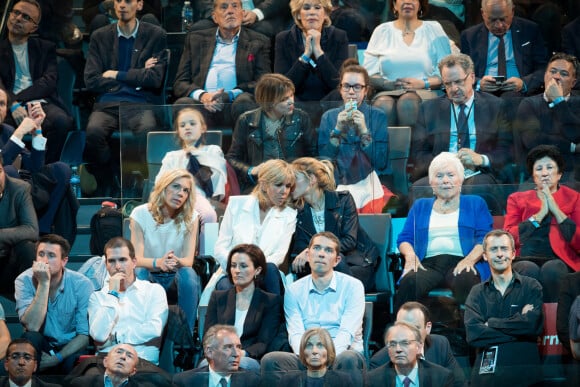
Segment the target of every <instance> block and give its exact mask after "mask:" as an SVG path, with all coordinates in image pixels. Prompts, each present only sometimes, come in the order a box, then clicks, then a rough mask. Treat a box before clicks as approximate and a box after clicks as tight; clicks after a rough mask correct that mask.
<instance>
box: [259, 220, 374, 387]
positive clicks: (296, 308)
mask: <svg viewBox="0 0 580 387" xmlns="http://www.w3.org/2000/svg"><path fill="white" fill-rule="evenodd" d="M339 252H340V241H339V240H338V238H337V237H336V236H335V235H334V234H332V233H330V232H326V231H323V232H320V233H318V234H315V235H314V236H313V237H312V239H311V240H310V245H309V247H308V263H309V264H310V269H311V274H310V275H308V276H306V277H304V278H302V279H300V280H298V281H296V282H294V283H293V284H292V285H290V286H289V287H288V289H287V290H286V294H285V296H284V312H285V315H286V328H287V330H288V341H289V342H290V346H291V347H292V351H293V352H294V353H293V354H292V353H287V352H271V353H269V354H267V355H266V356H264V357H263V358H262V362H261V366H262V377H263V378H265V380H270V378H274V379H277V378H278V377H279V376H281V371H293V370H304V369H305V368H304V365H302V364H301V363H300V359H299V357H298V354H299V350H300V340H301V338H302V335H303V334H304V332H305V331H306V330H307V329H309V328H312V327H320V328H324V329H326V330H327V331H328V333H330V336H331V337H332V341H333V343H334V346H335V349H336V360H335V361H334V365H333V367H332V368H333V369H336V370H345V371H351V370H352V372H351V374H352V375H353V379H355V381H359V382H361V383H362V375H361V374H360V370H362V369H363V368H364V367H365V366H364V364H365V359H364V357H363V355H362V352H363V339H362V322H363V315H364V308H365V297H364V287H363V284H362V282H361V281H359V280H358V279H356V278H354V277H351V276H349V275H346V274H343V273H340V272H335V271H334V267H335V266H336V265H337V264H338V262H339V261H340V259H341V257H340V255H339ZM272 381H274V380H272ZM272 385H275V383H272Z"/></svg>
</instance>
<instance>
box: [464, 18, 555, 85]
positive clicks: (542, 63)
mask: <svg viewBox="0 0 580 387" xmlns="http://www.w3.org/2000/svg"><path fill="white" fill-rule="evenodd" d="M510 30H511V32H512V46H513V49H514V57H515V61H516V66H517V68H518V71H519V73H520V78H521V79H522V80H523V81H524V82H525V83H526V86H527V88H528V93H529V94H531V93H533V91H534V90H537V89H539V88H540V87H541V86H542V84H543V83H544V70H545V67H546V64H547V61H548V54H547V52H546V45H545V43H544V39H543V38H542V33H541V32H540V29H539V28H538V25H537V24H536V23H534V22H531V21H529V20H526V19H522V18H520V17H517V16H516V17H514V18H513V22H512V25H511V28H510ZM488 33H489V31H488V30H487V28H486V27H485V24H483V23H480V24H477V25H475V26H473V27H470V28H468V29H466V30H465V31H463V32H462V33H461V52H462V53H464V54H467V55H469V56H470V57H471V59H472V60H473V64H474V65H475V76H476V77H478V78H481V77H483V76H484V75H486V74H485V69H486V67H487V52H488Z"/></svg>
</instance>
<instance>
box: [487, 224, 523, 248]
mask: <svg viewBox="0 0 580 387" xmlns="http://www.w3.org/2000/svg"><path fill="white" fill-rule="evenodd" d="M502 236H507V237H508V239H509V240H510V245H511V248H512V251H516V242H515V240H514V237H513V235H512V234H510V233H509V232H507V231H505V230H501V229H495V230H491V231H489V232H488V233H487V234H485V236H484V237H483V244H482V248H483V252H485V250H486V249H487V239H488V238H501V237H502Z"/></svg>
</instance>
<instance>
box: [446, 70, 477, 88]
mask: <svg viewBox="0 0 580 387" xmlns="http://www.w3.org/2000/svg"><path fill="white" fill-rule="evenodd" d="M470 75H471V73H469V74H467V75H466V76H465V78H463V79H458V80H456V81H447V82H443V86H444V87H445V88H446V89H449V88H451V87H453V86H457V87H463V86H465V81H467V78H468V77H469V76H470Z"/></svg>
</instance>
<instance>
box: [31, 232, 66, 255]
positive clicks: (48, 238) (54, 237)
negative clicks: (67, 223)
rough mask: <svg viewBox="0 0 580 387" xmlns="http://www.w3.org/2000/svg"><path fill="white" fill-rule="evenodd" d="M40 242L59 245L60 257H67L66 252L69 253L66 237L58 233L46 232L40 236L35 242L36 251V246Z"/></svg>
mask: <svg viewBox="0 0 580 387" xmlns="http://www.w3.org/2000/svg"><path fill="white" fill-rule="evenodd" d="M41 243H47V244H50V245H59V246H60V252H61V255H62V256H61V258H64V257H68V253H70V244H69V243H68V241H67V240H66V239H64V238H63V237H61V236H60V235H58V234H46V235H43V236H41V237H40V238H39V239H38V242H36V251H38V246H40V244H41Z"/></svg>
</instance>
